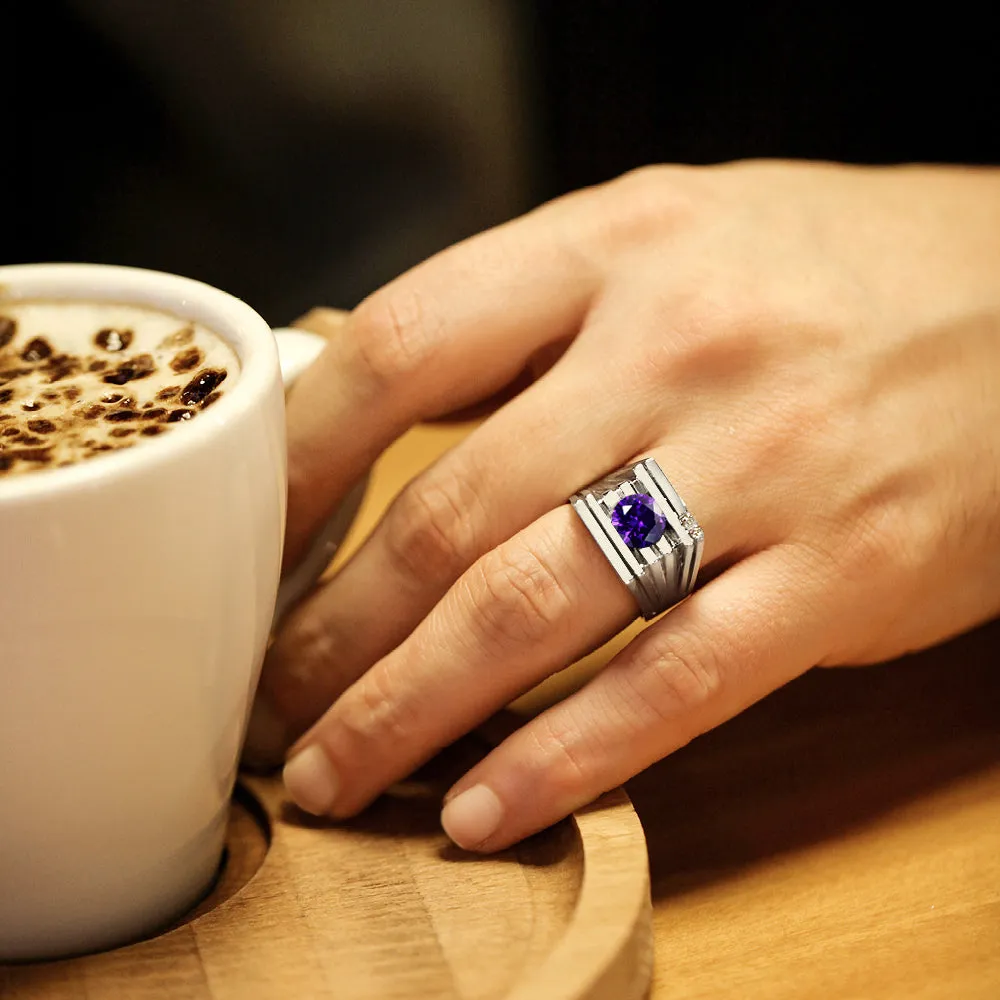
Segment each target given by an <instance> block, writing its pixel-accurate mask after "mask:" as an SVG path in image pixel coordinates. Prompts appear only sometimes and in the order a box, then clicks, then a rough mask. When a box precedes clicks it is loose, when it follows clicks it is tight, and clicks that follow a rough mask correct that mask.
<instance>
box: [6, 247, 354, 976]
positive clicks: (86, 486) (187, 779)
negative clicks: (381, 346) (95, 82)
mask: <svg viewBox="0 0 1000 1000" xmlns="http://www.w3.org/2000/svg"><path fill="white" fill-rule="evenodd" d="M11 298H17V299H21V298H43V299H84V300H92V301H109V302H126V303H134V304H139V305H146V306H152V307H154V308H159V309H163V310H166V311H168V312H171V313H174V314H176V315H178V316H180V317H181V318H183V319H186V320H193V321H196V322H199V323H202V324H204V325H205V326H207V327H208V328H209V329H210V330H213V331H214V332H215V333H216V334H217V335H219V336H220V337H222V338H223V339H224V340H226V341H227V342H228V343H229V344H230V345H231V346H232V347H233V348H234V349H235V351H236V353H237V355H238V357H239V362H240V373H239V378H238V379H237V380H235V382H234V384H233V385H232V386H231V387H230V388H228V389H227V391H226V393H225V395H224V396H223V398H222V399H221V400H220V401H219V402H218V403H217V404H216V405H215V406H213V407H212V409H211V410H207V411H205V412H204V413H203V414H202V415H201V416H200V417H199V418H198V420H196V421H193V422H191V423H190V424H188V425H185V426H184V427H183V428H178V430H177V431H175V432H173V433H171V434H168V435H164V436H163V437H161V438H158V439H157V440H155V441H151V442H150V443H149V444H143V445H141V446H140V447H136V448H131V449H126V450H123V451H120V452H116V453H113V454H109V455H108V456H104V457H101V458H99V459H95V460H93V461H88V462H81V463H78V464H76V465H72V466H68V467H66V468H57V469H50V470H46V471H42V472H38V473H32V474H29V475H24V476H17V477H9V478H7V479H5V480H4V479H0V960H4V959H6V960H11V959H23V958H43V957H51V956H58V955H67V954H72V953H78V952H85V951H92V950H97V949H101V948H107V947H111V946H114V945H116V944H119V943H122V942H124V941H127V940H131V939H135V938H137V937H141V936H144V935H146V934H149V933H151V932H153V931H155V930H156V929H157V928H158V927H160V926H162V925H164V924H165V923H167V922H169V921H170V920H172V919H173V918H175V917H177V916H178V915H179V914H181V913H182V912H184V910H185V909H186V908H188V907H189V906H190V905H191V904H192V903H193V902H194V901H195V900H196V899H197V898H198V897H199V896H200V894H202V893H203V892H204V891H205V890H206V888H207V887H208V885H209V884H210V883H211V881H212V879H213V877H214V875H215V873H216V870H217V867H218V864H219V859H220V856H221V851H222V846H223V837H224V834H225V828H226V818H227V812H228V804H229V798H230V794H231V792H232V788H233V783H234V780H235V777H236V768H237V762H238V757H239V751H240V747H241V744H242V740H243V735H244V730H245V726H246V720H247V715H248V712H249V707H250V703H251V699H252V696H253V693H254V689H255V687H256V683H257V677H258V673H259V670H260V664H261V661H262V659H263V654H264V650H265V646H266V643H267V639H268V633H269V629H270V627H271V622H272V615H273V614H274V609H275V598H276V594H277V591H278V582H279V580H278V577H279V570H280V565H281V548H282V537H283V533H284V522H285V493H286V453H285V422H284V402H283V392H282V377H281V367H284V368H285V369H286V373H287V375H288V376H293V375H295V374H297V372H298V371H299V370H301V368H302V367H304V365H305V363H306V362H307V361H308V360H311V358H312V357H313V356H315V354H316V353H317V350H318V347H319V346H321V343H322V342H321V341H319V338H315V337H312V336H311V335H308V334H303V333H302V332H301V331H289V332H287V333H286V334H285V337H286V339H285V342H284V344H283V345H282V347H283V349H284V354H285V356H284V357H282V359H281V366H280V367H279V353H278V349H277V348H276V342H275V341H276V338H275V336H274V334H273V333H272V331H271V329H270V328H269V327H268V325H267V324H266V323H265V322H264V320H263V319H262V318H261V317H260V316H258V315H257V313H255V312H254V311H253V309H251V308H250V307H249V306H248V305H246V304H245V303H243V302H241V301H240V300H239V299H236V298H234V297H232V296H230V295H227V294H226V293H224V292H221V291H219V290H218V289H215V288H211V287H209V286H207V285H204V284H201V283H199V282H195V281H191V280H188V279H185V278H180V277H176V276H173V275H167V274H160V273H156V272H151V271H142V270H136V269H131V268H118V267H105V266H99V265H64V264H42V265H26V266H14V267H0V307H2V303H3V301H4V300H5V299H8V300H9V299H11ZM279 339H280V338H279ZM318 341H319V343H317V342H318ZM359 498H360V493H358V492H356V493H355V495H354V496H353V498H352V499H351V500H350V501H349V502H348V503H347V504H345V508H346V509H342V510H341V512H340V513H339V516H337V517H335V518H334V520H333V521H332V522H331V524H330V525H329V526H328V530H327V531H326V532H325V533H324V535H323V538H322V539H321V542H320V544H319V545H318V546H317V549H316V550H315V551H314V553H313V556H314V558H313V561H312V564H311V565H309V566H305V567H303V571H302V573H300V574H299V575H298V576H297V577H296V579H295V580H293V581H291V584H292V586H293V588H294V590H295V591H296V592H301V591H302V590H303V589H304V588H305V587H306V586H307V585H308V584H309V583H311V582H312V580H313V579H314V577H315V575H316V574H317V571H318V568H319V567H320V566H321V565H322V564H324V562H325V560H327V559H328V558H329V555H330V552H331V551H332V548H333V546H334V545H335V544H336V542H338V541H339V540H340V538H341V537H342V536H343V534H344V533H345V532H346V529H347V526H348V525H349V523H350V518H351V516H352V515H353V512H354V509H355V508H356V506H357V503H358V501H359ZM293 596H295V595H294V594H291V593H288V594H283V603H284V604H286V605H287V603H288V600H289V599H290V598H291V597H293Z"/></svg>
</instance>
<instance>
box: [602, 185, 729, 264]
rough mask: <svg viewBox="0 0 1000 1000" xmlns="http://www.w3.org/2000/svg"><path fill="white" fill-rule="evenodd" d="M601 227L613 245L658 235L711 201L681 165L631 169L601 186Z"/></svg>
mask: <svg viewBox="0 0 1000 1000" xmlns="http://www.w3.org/2000/svg"><path fill="white" fill-rule="evenodd" d="M603 195H604V197H603V198H602V199H601V206H602V211H601V213H600V216H601V227H602V231H603V235H604V237H605V239H606V240H607V241H608V243H609V245H610V246H611V247H613V248H615V249H622V248H625V247H629V246H634V245H637V244H638V245H644V244H646V243H647V242H649V241H650V240H656V239H662V237H663V234H664V232H665V231H676V230H677V228H678V227H679V226H685V225H687V224H689V223H690V222H691V221H692V220H693V219H695V218H696V217H697V216H699V215H701V214H703V213H704V212H705V211H706V210H707V208H708V206H709V205H710V203H711V201H710V198H709V197H708V191H707V189H706V188H705V185H704V184H702V183H699V182H698V181H697V180H696V172H695V171H694V170H693V169H692V168H690V167H683V166H662V165H657V166H645V167H639V168H638V169H636V170H631V171H629V172H628V173H626V174H623V175H622V176H621V177H618V178H616V179H615V180H613V181H611V182H610V183H609V184H608V185H606V187H605V188H604V189H603Z"/></svg>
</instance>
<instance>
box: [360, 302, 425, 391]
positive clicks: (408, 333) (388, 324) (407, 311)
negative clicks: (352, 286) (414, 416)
mask: <svg viewBox="0 0 1000 1000" xmlns="http://www.w3.org/2000/svg"><path fill="white" fill-rule="evenodd" d="M435 333H436V326H435V324H434V322H433V320H432V319H431V317H430V316H429V314H428V312H427V310H426V308H425V304H424V302H423V300H422V298H421V297H420V295H418V294H417V293H416V292H413V291H404V290H403V289H402V288H400V287H396V286H389V287H387V288H385V289H383V290H382V291H380V292H376V293H375V294H374V295H372V296H371V297H370V298H368V299H366V300H365V301H364V302H362V303H361V305H359V306H358V308H357V309H356V310H355V311H354V315H353V318H352V340H351V344H352V347H353V352H354V359H355V362H356V365H357V367H358V368H359V369H360V370H361V371H362V372H363V374H364V376H365V377H366V378H367V379H368V380H369V381H371V382H373V383H374V384H375V385H376V386H394V385H396V384H398V383H399V382H401V381H402V380H404V379H406V378H408V377H410V376H412V375H414V374H415V373H416V372H418V371H419V370H420V369H422V368H423V367H425V365H426V364H427V362H428V360H429V358H430V355H431V353H432V351H433V344H434V340H435Z"/></svg>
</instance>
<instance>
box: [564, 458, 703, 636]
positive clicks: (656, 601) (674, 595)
mask: <svg viewBox="0 0 1000 1000" xmlns="http://www.w3.org/2000/svg"><path fill="white" fill-rule="evenodd" d="M569 502H570V504H572V506H573V510H575V511H576V513H577V514H578V515H579V517H580V520H581V521H583V523H584V524H585V525H586V526H587V529H588V530H589V531H590V533H591V535H593V536H594V540H595V541H596V542H597V544H598V545H599V546H600V548H601V551H602V552H603V553H604V555H605V556H606V557H607V560H608V562H610V563H611V565H612V566H613V567H614V570H615V572H616V573H617V574H618V576H619V578H620V579H621V581H622V583H624V584H625V585H626V586H627V587H628V589H629V590H630V591H632V595H633V596H634V597H635V599H636V601H637V602H638V604H639V610H640V611H641V612H642V616H643V618H645V619H646V620H647V621H648V620H649V619H650V618H655V617H656V616H657V615H658V614H660V613H662V612H664V611H666V610H667V609H668V608H671V607H673V605H675V604H677V602H678V601H682V600H683V599H684V598H685V597H687V595H688V594H690V593H691V591H692V590H693V589H694V584H695V580H696V579H697V576H698V569H699V567H700V565H701V552H702V548H703V547H704V541H705V533H704V532H703V531H702V530H701V528H700V527H699V525H698V522H697V521H696V520H695V519H694V517H693V516H692V515H691V513H690V511H689V510H688V509H687V507H686V506H685V504H684V501H683V500H681V498H680V497H679V496H678V495H677V491H676V490H675V489H674V488H673V486H671V484H670V480H669V479H667V477H666V476H665V475H664V474H663V470H662V469H661V468H660V467H659V465H657V464H656V462H655V461H654V460H653V459H651V458H646V459H643V460H642V461H641V462H638V463H637V464H635V465H629V466H625V467H624V468H621V469H619V470H618V471H617V472H613V473H611V475H609V476H605V477H604V478H603V479H600V480H598V481H597V482H596V483H593V484H591V485H590V486H588V487H587V488H586V489H583V490H580V492H579V493H574V494H573V496H572V497H570V500H569Z"/></svg>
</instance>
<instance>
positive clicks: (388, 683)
mask: <svg viewBox="0 0 1000 1000" xmlns="http://www.w3.org/2000/svg"><path fill="white" fill-rule="evenodd" d="M420 715H421V713H419V712H418V711H417V710H416V708H415V707H414V705H413V704H412V701H411V699H409V698H406V697H404V696H403V692H402V690H401V689H400V686H399V685H398V684H395V683H394V682H393V675H392V670H391V669H390V666H389V662H388V661H383V663H381V664H380V665H379V667H378V668H377V669H374V670H370V671H368V673H367V674H365V675H364V677H363V678H361V680H360V681H358V683H357V684H355V685H354V687H353V688H351V690H350V691H349V692H348V693H347V694H346V695H345V696H344V697H343V699H341V702H340V704H339V706H338V709H337V716H338V718H337V722H338V725H339V727H340V729H341V730H342V731H343V732H344V733H345V734H346V735H347V736H348V738H349V740H350V742H351V743H353V744H365V745H375V746H385V747H387V748H393V750H392V751H391V752H399V750H400V748H402V747H404V746H405V745H406V744H407V743H408V742H410V741H411V740H412V739H413V737H414V734H416V733H419V732H420V731H421V730H420Z"/></svg>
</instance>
